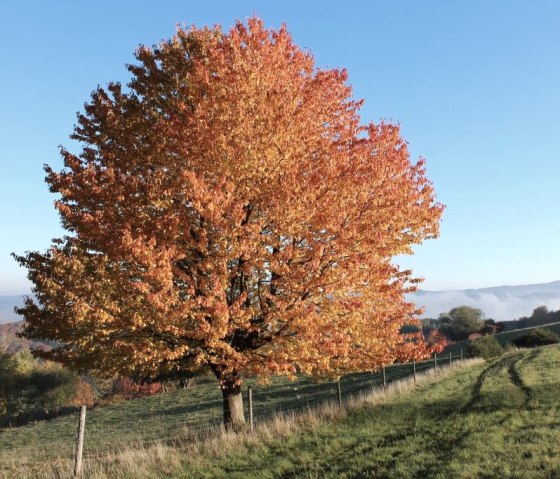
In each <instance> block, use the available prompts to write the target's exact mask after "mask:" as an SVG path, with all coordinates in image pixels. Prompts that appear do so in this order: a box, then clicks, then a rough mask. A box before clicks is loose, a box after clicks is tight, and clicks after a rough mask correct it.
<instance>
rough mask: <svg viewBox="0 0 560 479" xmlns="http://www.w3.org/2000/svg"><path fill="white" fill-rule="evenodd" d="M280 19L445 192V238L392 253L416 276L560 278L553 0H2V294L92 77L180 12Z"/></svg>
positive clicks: (14, 277)
mask: <svg viewBox="0 0 560 479" xmlns="http://www.w3.org/2000/svg"><path fill="white" fill-rule="evenodd" d="M253 13H256V14H257V15H258V16H260V17H262V18H263V20H264V22H265V24H266V25H267V26H269V27H278V26H280V24H281V23H282V22H285V23H286V24H287V25H288V28H289V30H290V32H291V33H292V35H293V37H294V39H295V41H296V43H297V44H298V45H300V46H301V47H303V48H306V49H309V50H310V51H311V52H312V53H313V54H314V56H315V59H316V63H317V65H319V66H322V67H346V68H347V69H348V72H349V75H350V83H351V84H352V85H353V87H354V92H355V96H356V97H357V98H364V99H365V100H366V103H365V106H364V108H363V110H362V113H363V117H364V119H365V120H369V119H372V120H374V121H379V120H380V119H382V118H385V119H392V120H393V121H396V122H399V123H400V124H401V128H402V133H403V136H404V137H405V138H406V139H407V140H408V142H409V145H410V150H411V152H412V154H413V157H417V156H419V155H422V156H424V157H425V158H426V159H427V169H428V176H429V177H430V178H431V179H432V181H433V182H434V184H435V188H436V191H437V193H438V199H439V200H440V201H441V202H443V203H444V204H446V205H447V209H446V212H445V214H444V218H443V222H442V229H441V237H440V238H439V239H438V240H436V241H430V242H428V243H426V244H424V245H422V246H420V247H418V248H417V249H416V255H415V256H413V257H410V258H405V259H402V260H400V259H399V261H400V262H401V263H402V265H403V266H406V267H411V268H413V270H414V271H415V272H416V274H417V275H420V276H423V277H424V278H425V279H426V281H425V283H424V285H423V288H425V289H454V288H477V287H484V286H494V285H496V286H497V285H502V284H527V283H539V282H549V281H553V280H557V279H560V252H559V248H560V241H559V238H560V221H559V220H558V219H559V218H558V217H559V214H558V208H559V205H560V187H559V182H560V162H559V161H558V160H559V157H560V117H559V112H560V28H558V25H559V24H558V21H559V18H560V2H558V1H539V0H536V1H532V2H528V1H511V0H507V1H506V0H503V1H498V0H494V1H489V0H479V1H473V0H469V1H466V0H463V1H459V0H455V1H454V0H450V1H443V0H438V1H426V0H424V1H422V2H419V1H417V0H409V1H399V0H396V1H386V0H385V1H373V0H372V1H352V0H346V1H343V2H341V1H305V2H303V1H295V0H294V1H277V2H271V1H268V2H267V1H260V2H259V1H235V2H232V1H225V0H224V1H210V0H206V1H203V2H201V1H196V2H195V1H186V0H184V1H166V0H160V1H157V2H156V1H152V2H148V1H139V0H136V1H129V0H119V1H100V0H96V1H95V2H87V1H76V0H71V1H70V0H67V1H64V0H57V1H54V2H45V1H44V0H41V1H39V0H34V1H31V0H27V1H4V2H2V3H0V19H2V28H1V29H0V42H1V44H2V46H3V48H2V55H1V63H0V225H1V234H0V295H6V294H20V293H27V292H28V291H29V288H30V286H29V284H28V283H27V282H26V279H25V271H24V270H22V269H21V268H19V267H18V266H17V264H16V263H15V261H14V260H13V259H12V258H11V257H10V253H11V252H12V251H15V252H18V253H23V252H24V251H26V250H45V249H47V248H48V246H49V245H50V240H51V238H53V237H57V236H61V235H62V234H63V232H62V230H61V229H60V227H59V220H58V216H57V214H56V212H55V210H54V208H53V205H52V202H53V199H54V197H53V195H51V194H50V193H49V192H48V189H47V186H46V184H45V183H44V173H43V170H42V165H43V164H45V163H48V164H50V165H51V166H53V167H55V168H56V169H60V168H61V167H62V162H61V160H60V157H59V155H58V149H57V146H58V145H60V144H63V145H65V146H67V147H69V148H70V149H71V150H74V151H76V149H77V145H73V144H72V143H71V142H70V140H68V135H69V134H70V133H71V132H72V127H73V125H74V123H75V114H76V112H77V111H78V110H80V109H81V108H82V105H83V103H84V102H85V101H87V100H88V98H89V94H90V92H91V91H92V90H93V89H94V88H95V87H96V86H97V85H98V84H99V85H105V84H106V83H107V82H109V81H114V80H120V81H122V82H126V81H127V79H128V73H127V71H126V69H125V67H124V65H125V64H126V63H130V62H133V61H134V58H133V52H134V50H135V49H136V47H138V45H139V44H148V45H151V44H153V43H157V42H158V41H159V40H161V39H163V38H169V37H170V36H171V35H172V34H173V33H174V31H175V25H176V24H177V23H186V24H196V25H203V24H208V25H213V24H216V23H221V24H222V25H223V26H224V27H229V26H231V25H232V23H233V22H234V20H235V19H245V18H247V17H248V16H251V15H252V14H253Z"/></svg>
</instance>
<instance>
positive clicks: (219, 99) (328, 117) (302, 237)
mask: <svg viewBox="0 0 560 479" xmlns="http://www.w3.org/2000/svg"><path fill="white" fill-rule="evenodd" d="M136 58H137V61H138V62H137V64H134V65H130V66H128V69H129V71H130V72H131V74H132V79H131V81H130V83H129V84H128V86H127V87H123V86H122V85H121V84H119V83H111V84H109V85H108V86H107V88H106V89H105V88H101V87H100V88H98V89H97V90H96V91H94V92H93V93H92V97H91V101H90V102H89V103H87V104H86V105H85V111H84V112H83V113H80V114H79V115H78V124H77V126H76V127H75V130H74V134H73V135H72V138H73V139H75V140H78V141H79V142H81V144H82V145H83V147H82V150H81V152H80V153H79V154H73V153H71V152H70V151H67V150H66V149H62V151H61V153H62V156H63V158H64V169H63V170H62V171H60V172H56V171H54V170H53V169H51V168H50V167H48V166H47V167H46V172H47V177H46V181H47V183H48V184H49V185H50V189H51V191H52V192H53V193H56V194H57V195H58V197H57V198H58V199H57V201H56V208H57V209H58V211H59V213H60V216H61V219H62V224H63V226H64V228H65V229H66V230H67V231H68V235H67V236H65V237H64V238H61V239H58V240H56V241H54V243H53V244H52V246H51V247H50V249H49V250H48V251H47V252H45V253H41V252H29V253H27V254H26V255H24V256H19V257H17V259H18V261H19V262H20V263H21V264H22V265H23V266H25V267H26V268H28V271H29V272H28V274H29V278H30V279H31V280H32V281H33V283H34V285H35V286H34V293H35V295H36V298H37V300H36V301H34V300H32V299H29V300H28V301H27V303H26V305H25V307H24V308H22V309H21V310H20V313H21V314H23V315H24V316H25V318H26V322H25V329H24V334H25V335H26V336H28V337H40V338H44V339H51V340H56V341H58V344H59V346H58V347H56V348H54V349H53V350H52V351H50V352H39V353H38V354H40V355H41V356H44V357H47V358H50V359H54V360H57V361H61V362H63V363H65V364H67V365H71V366H72V367H74V368H77V369H84V370H85V369H87V370H90V371H93V372H96V373H98V374H104V375H113V374H117V373H118V374H123V375H128V376H132V377H142V378H149V377H157V376H161V375H165V374H177V373H179V374H181V373H185V374H186V373H188V372H190V371H193V370H197V369H198V368H201V367H210V369H211V370H212V371H213V372H214V374H215V375H216V377H217V378H218V380H219V381H220V384H221V387H222V390H223V391H224V406H225V409H226V414H225V418H226V421H227V420H232V419H231V417H232V415H235V414H234V412H233V411H232V410H229V409H228V408H233V407H234V406H233V405H232V404H233V403H232V402H231V400H230V399H231V397H233V396H235V395H237V396H238V395H239V385H240V383H241V381H242V379H243V378H244V377H247V376H249V375H259V376H261V377H266V376H268V375H273V374H286V375H294V374H296V373H305V374H312V375H316V376H322V375H331V376H336V375H339V374H342V373H345V372H348V371H354V370H373V369H376V368H377V367H379V366H380V365H382V364H386V363H390V362H393V361H394V360H396V359H407V358H413V357H419V356H422V355H423V354H425V353H426V352H427V349H426V345H425V344H424V343H422V341H421V340H420V339H419V338H411V337H409V336H406V335H402V334H400V329H401V327H402V326H403V325H404V324H407V323H410V322H411V321H413V320H414V318H415V314H416V313H417V311H415V306H414V305H413V304H412V303H409V302H407V301H406V300H405V298H404V295H405V294H406V293H408V292H410V291H412V290H413V289H414V287H415V286H414V285H415V283H416V282H417V280H416V279H414V278H413V277H412V273H411V271H401V270H399V268H398V267H397V266H396V265H394V264H393V263H392V261H391V260H392V257H393V256H395V255H400V254H409V253H411V252H412V250H411V247H412V245H415V244H419V243H421V242H422V241H424V240H425V239H429V238H435V237H436V236H437V234H438V227H439V220H440V216H441V213H442V209H443V208H442V206H441V205H440V204H438V203H437V202H436V200H435V194H434V190H433V188H432V185H431V183H430V182H429V180H428V179H427V177H426V174H425V167H424V160H422V159H420V160H419V161H417V162H414V163H413V162H411V161H410V158H409V152H408V149H407V144H406V142H405V141H404V140H403V138H402V137H401V136H400V133H399V128H398V126H397V125H394V124H391V123H388V122H381V123H379V124H373V123H369V124H362V122H361V119H360V116H359V110H360V107H361V106H362V101H358V100H355V99H353V97H352V90H351V87H350V86H349V85H348V84H347V73H346V71H345V70H338V69H328V70H327V69H318V68H316V67H315V65H314V60H313V57H312V55H311V54H310V53H308V52H305V51H302V50H301V49H299V48H298V47H297V46H296V45H295V44H294V43H293V41H292V38H291V36H290V35H289V33H288V31H287V29H286V28H285V27H284V26H283V27H281V28H280V29H279V30H276V31H275V30H267V29H266V28H265V27H264V26H263V24H262V22H261V21H260V20H259V19H257V18H251V19H249V20H248V22H247V24H243V23H241V22H238V23H236V24H235V26H234V27H233V28H232V29H231V30H230V31H229V32H223V31H222V29H221V28H219V27H215V28H196V27H192V28H188V29H178V31H177V33H176V35H174V36H173V37H172V38H171V39H170V40H168V41H164V42H162V43H161V44H159V45H157V46H155V47H153V48H147V47H141V48H140V49H139V50H138V51H137V53H136ZM237 404H238V403H237ZM235 407H238V406H235ZM238 419H239V418H238Z"/></svg>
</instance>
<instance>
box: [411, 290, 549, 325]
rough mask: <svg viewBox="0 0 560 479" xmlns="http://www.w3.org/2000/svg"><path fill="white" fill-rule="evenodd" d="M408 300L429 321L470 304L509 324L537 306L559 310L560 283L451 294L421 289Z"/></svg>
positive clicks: (528, 314)
mask: <svg viewBox="0 0 560 479" xmlns="http://www.w3.org/2000/svg"><path fill="white" fill-rule="evenodd" d="M408 299H409V300H410V301H413V302H414V303H415V304H416V305H417V306H419V307H424V309H425V312H424V314H423V317H426V318H437V317H438V316H439V314H440V313H443V312H447V311H449V310H450V309H452V308H454V307H455V306H461V305H467V306H473V307H475V308H480V309H481V310H482V311H483V312H484V313H485V315H486V317H487V318H493V319H495V320H497V321H509V320H512V319H518V318H520V317H522V316H530V315H531V313H532V312H533V310H534V309H535V308H537V307H538V306H546V307H548V308H549V309H551V310H558V309H560V281H552V282H551V283H542V284H527V285H517V286H493V287H490V288H480V289H463V290H450V291H426V290H419V291H416V292H415V293H412V294H411V295H409V296H408Z"/></svg>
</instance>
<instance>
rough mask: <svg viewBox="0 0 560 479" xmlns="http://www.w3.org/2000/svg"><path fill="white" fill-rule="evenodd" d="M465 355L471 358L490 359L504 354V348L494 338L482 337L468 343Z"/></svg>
mask: <svg viewBox="0 0 560 479" xmlns="http://www.w3.org/2000/svg"><path fill="white" fill-rule="evenodd" d="M467 353H468V355H469V356H471V357H473V358H474V357H481V358H484V359H491V358H496V357H498V356H501V355H502V354H504V348H503V346H502V345H501V344H500V343H499V342H498V341H497V340H496V338H495V337H494V336H483V337H482V338H479V339H475V340H474V341H470V342H469V345H468V350H467Z"/></svg>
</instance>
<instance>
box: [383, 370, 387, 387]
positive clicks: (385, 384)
mask: <svg viewBox="0 0 560 479" xmlns="http://www.w3.org/2000/svg"><path fill="white" fill-rule="evenodd" d="M383 388H384V389H387V377H386V375H385V366H383Z"/></svg>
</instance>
